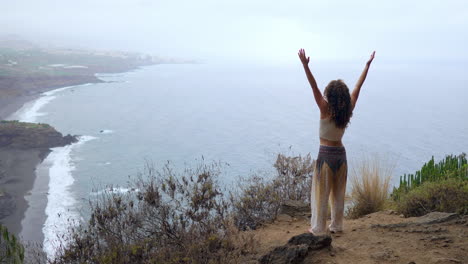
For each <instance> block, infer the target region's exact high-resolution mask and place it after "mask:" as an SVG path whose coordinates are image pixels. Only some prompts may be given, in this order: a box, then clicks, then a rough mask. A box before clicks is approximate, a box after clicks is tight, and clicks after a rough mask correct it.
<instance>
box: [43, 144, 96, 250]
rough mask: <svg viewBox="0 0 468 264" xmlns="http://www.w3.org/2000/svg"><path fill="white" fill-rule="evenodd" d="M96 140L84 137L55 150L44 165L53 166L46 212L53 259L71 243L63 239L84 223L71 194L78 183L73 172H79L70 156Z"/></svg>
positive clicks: (46, 239) (46, 234) (47, 241)
mask: <svg viewBox="0 0 468 264" xmlns="http://www.w3.org/2000/svg"><path fill="white" fill-rule="evenodd" d="M92 139H95V138H94V137H91V136H81V137H80V138H79V140H78V142H76V143H74V144H71V145H68V146H65V147H58V148H53V149H52V152H51V153H50V154H49V155H48V156H47V158H46V160H45V161H44V162H45V163H46V164H49V165H50V168H49V178H50V179H49V192H48V195H47V200H48V202H47V206H46V209H45V213H46V221H45V223H44V226H43V228H42V232H43V233H44V251H45V252H46V254H47V257H48V258H49V259H53V258H54V257H55V252H56V248H57V246H58V245H59V243H60V242H62V243H67V240H66V236H62V235H64V234H66V233H67V230H68V228H70V227H71V226H73V225H76V224H78V222H79V221H80V216H79V214H78V212H76V211H74V210H73V207H74V206H75V205H76V204H77V201H76V199H75V198H74V197H73V195H72V194H71V192H70V186H71V185H72V184H73V182H74V179H73V176H72V171H73V170H74V169H75V167H74V164H73V161H72V159H71V155H70V154H71V152H72V150H73V149H74V148H76V147H78V146H80V145H82V144H84V143H85V142H87V141H89V140H92Z"/></svg>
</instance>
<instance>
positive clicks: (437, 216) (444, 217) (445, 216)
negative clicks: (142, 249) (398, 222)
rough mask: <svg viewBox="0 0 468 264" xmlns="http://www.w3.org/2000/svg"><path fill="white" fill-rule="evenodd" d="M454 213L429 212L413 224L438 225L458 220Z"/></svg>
mask: <svg viewBox="0 0 468 264" xmlns="http://www.w3.org/2000/svg"><path fill="white" fill-rule="evenodd" d="M458 217H459V216H458V214H455V213H442V212H431V213H428V214H426V215H424V216H421V217H418V218H417V219H416V220H415V221H414V222H415V223H418V224H438V223H443V222H447V221H450V220H453V219H456V218H458Z"/></svg>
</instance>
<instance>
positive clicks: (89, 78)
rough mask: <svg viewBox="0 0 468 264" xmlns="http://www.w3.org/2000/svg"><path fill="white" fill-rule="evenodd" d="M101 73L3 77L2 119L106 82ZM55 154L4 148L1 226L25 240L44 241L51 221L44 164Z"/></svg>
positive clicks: (0, 152) (0, 94) (0, 161)
mask: <svg viewBox="0 0 468 264" xmlns="http://www.w3.org/2000/svg"><path fill="white" fill-rule="evenodd" d="M141 66H146V65H140V66H135V67H128V68H126V67H122V68H121V69H119V70H115V69H109V70H108V71H105V70H104V71H103V72H100V73H103V74H109V73H110V74H111V73H123V72H129V71H133V70H137V69H139V68H140V67H141ZM100 73H93V75H82V76H78V77H77V76H67V78H59V79H57V78H48V79H47V78H46V79H43V80H41V81H37V80H34V79H33V78H28V79H22V81H23V82H21V81H18V80H16V81H11V80H6V78H0V119H1V120H5V119H8V118H11V117H13V115H14V114H15V113H18V111H19V110H21V108H23V106H24V105H25V104H27V103H30V102H34V101H36V100H38V99H39V98H41V97H42V96H43V94H44V93H46V92H51V91H54V90H57V89H61V88H65V87H74V86H79V85H84V84H89V83H101V82H103V81H102V80H101V79H99V78H98V77H96V74H100ZM5 84H8V85H5ZM1 85H3V86H1ZM52 151H53V150H52V149H50V148H46V149H24V150H15V149H10V148H2V147H0V165H1V167H0V169H1V170H0V223H1V224H2V225H5V226H6V227H7V228H8V229H9V230H10V231H11V232H12V233H13V234H15V235H17V236H19V237H20V238H21V239H22V240H25V241H33V242H39V243H43V242H44V233H43V227H44V225H45V222H46V219H47V215H46V211H45V210H46V207H47V203H48V193H49V182H50V175H49V169H50V167H51V164H44V161H45V160H46V159H47V157H48V155H49V154H50V153H51V152H52ZM5 165H8V166H5ZM31 206H33V207H32V208H31ZM30 208H31V209H30ZM29 209H30V210H29ZM26 217H27V219H26Z"/></svg>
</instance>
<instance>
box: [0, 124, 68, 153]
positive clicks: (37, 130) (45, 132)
mask: <svg viewBox="0 0 468 264" xmlns="http://www.w3.org/2000/svg"><path fill="white" fill-rule="evenodd" d="M76 141H77V138H76V136H71V135H66V136H63V135H62V134H61V133H60V132H58V131H57V130H55V129H54V128H53V127H52V126H50V125H47V124H33V123H23V122H18V121H1V122H0V148H10V149H49V148H55V147H60V146H65V145H68V144H71V143H73V142H76Z"/></svg>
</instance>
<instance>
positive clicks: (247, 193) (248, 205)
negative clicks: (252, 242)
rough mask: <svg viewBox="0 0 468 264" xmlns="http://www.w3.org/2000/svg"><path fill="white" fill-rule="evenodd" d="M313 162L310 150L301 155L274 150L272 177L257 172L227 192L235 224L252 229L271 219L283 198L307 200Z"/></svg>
mask: <svg viewBox="0 0 468 264" xmlns="http://www.w3.org/2000/svg"><path fill="white" fill-rule="evenodd" d="M314 166H315V163H314V161H313V160H312V159H311V157H310V154H308V155H306V156H305V157H302V156H300V155H299V156H295V157H289V156H285V155H284V154H278V156H277V158H276V162H275V164H274V168H275V169H276V174H275V176H274V177H273V179H271V177H261V176H259V175H258V174H257V175H254V176H252V177H250V178H247V179H243V180H241V181H240V184H239V189H238V192H231V203H232V205H233V210H234V214H233V215H234V223H235V224H236V226H237V227H238V228H239V229H241V230H247V229H256V228H257V227H258V226H260V225H261V224H263V223H265V222H269V221H271V220H274V219H275V218H276V216H277V215H278V212H279V209H280V207H281V204H283V203H284V201H286V200H299V201H303V202H306V203H310V190H311V184H312V174H313V172H314ZM267 178H270V179H268V180H267Z"/></svg>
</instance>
